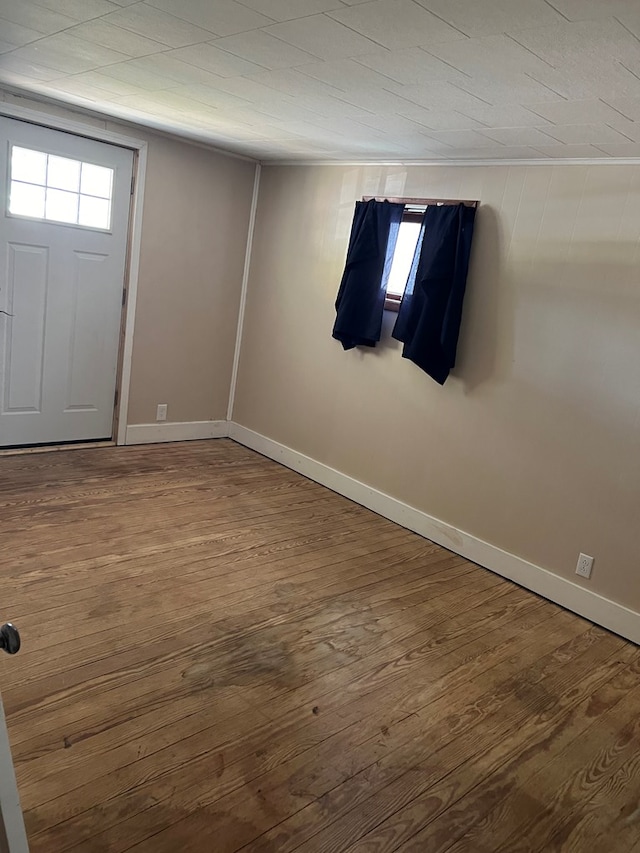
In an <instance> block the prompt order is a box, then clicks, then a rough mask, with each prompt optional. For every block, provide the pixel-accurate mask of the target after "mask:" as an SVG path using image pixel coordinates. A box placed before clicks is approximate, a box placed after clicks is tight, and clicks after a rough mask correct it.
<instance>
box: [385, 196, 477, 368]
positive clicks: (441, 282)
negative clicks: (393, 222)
mask: <svg viewBox="0 0 640 853" xmlns="http://www.w3.org/2000/svg"><path fill="white" fill-rule="evenodd" d="M475 214H476V210H475V207H466V206H465V205H464V204H457V205H441V206H436V205H433V206H429V207H428V208H427V210H426V212H425V215H424V220H423V225H422V231H421V234H420V239H419V240H418V246H417V248H416V255H415V257H414V260H413V265H412V268H411V273H410V275H409V281H408V282H407V287H406V289H405V292H404V296H403V298H402V302H401V304H400V311H399V312H398V319H397V320H396V324H395V326H394V328H393V337H394V338H396V339H397V340H399V341H402V342H403V343H404V347H403V350H402V356H403V358H408V359H410V360H411V361H412V362H413V363H414V364H417V365H418V367H420V368H421V369H422V370H424V371H425V373H428V374H429V376H431V377H432V379H435V381H436V382H439V383H440V385H444V383H445V381H446V379H447V376H448V375H449V371H450V370H451V369H452V368H453V367H454V365H455V363H456V348H457V345H458V333H459V331H460V320H461V318H462V302H463V299H464V291H465V287H466V283H467V270H468V268H469V255H470V253H471V240H472V237H473V223H474V219H475Z"/></svg>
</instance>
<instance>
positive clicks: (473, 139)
mask: <svg viewBox="0 0 640 853" xmlns="http://www.w3.org/2000/svg"><path fill="white" fill-rule="evenodd" d="M428 136H429V138H430V139H435V140H436V141H437V142H443V143H444V144H445V145H451V146H453V147H454V148H497V147H499V143H498V142H496V141H495V140H494V139H487V137H486V136H483V135H482V133H479V132H478V131H476V130H440V131H434V132H432V133H429V134H428Z"/></svg>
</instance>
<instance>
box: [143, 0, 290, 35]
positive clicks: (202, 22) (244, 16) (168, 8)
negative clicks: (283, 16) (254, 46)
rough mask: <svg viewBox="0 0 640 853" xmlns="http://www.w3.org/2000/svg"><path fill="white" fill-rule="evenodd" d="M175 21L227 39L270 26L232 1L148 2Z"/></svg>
mask: <svg viewBox="0 0 640 853" xmlns="http://www.w3.org/2000/svg"><path fill="white" fill-rule="evenodd" d="M147 2H148V4H149V5H150V6H154V7H155V8H156V9H162V10H163V11H164V12H168V13H169V14H171V15H175V16H176V18H181V19H182V20H183V21H188V22H189V23H190V24H195V26H197V27H203V28H204V29H206V30H210V31H211V32H212V33H215V34H216V35H218V36H230V35H233V34H234V33H242V32H245V31H246V30H253V29H256V28H257V27H266V26H267V25H268V24H271V23H273V20H272V19H271V18H267V17H266V16H265V15H261V14H260V13H259V12H254V11H253V9H248V8H247V7H246V6H242V5H241V4H240V3H236V2H234V0H215V2H213V3H212V2H211V0H147Z"/></svg>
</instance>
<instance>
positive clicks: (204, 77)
mask: <svg viewBox="0 0 640 853" xmlns="http://www.w3.org/2000/svg"><path fill="white" fill-rule="evenodd" d="M130 67H132V68H136V69H138V70H140V71H143V72H145V73H149V74H157V75H158V77H164V78H167V79H168V80H173V81H174V82H175V83H179V84H182V85H183V86H188V85H199V86H210V87H212V88H214V87H215V86H217V85H218V83H219V82H220V77H219V76H218V75H216V74H213V73H212V72H211V71H207V70H205V69H204V68H199V67H197V66H195V65H191V64H190V63H188V62H182V61H181V60H180V59H178V58H177V57H176V56H175V55H174V52H169V53H160V54H153V55H152V56H144V57H141V58H140V59H136V60H135V61H134V62H131V63H130Z"/></svg>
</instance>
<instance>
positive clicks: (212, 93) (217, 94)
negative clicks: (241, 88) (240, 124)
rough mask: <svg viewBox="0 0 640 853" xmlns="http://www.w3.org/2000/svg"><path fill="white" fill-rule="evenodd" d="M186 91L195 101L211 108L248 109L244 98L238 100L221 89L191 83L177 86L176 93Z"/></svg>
mask: <svg viewBox="0 0 640 853" xmlns="http://www.w3.org/2000/svg"><path fill="white" fill-rule="evenodd" d="M183 90H184V94H185V95H186V96H188V97H190V98H192V99H193V100H194V101H199V102H200V103H202V104H206V105H207V106H210V107H216V108H217V109H224V110H229V109H232V108H235V107H246V106H247V101H246V100H244V99H243V98H238V97H237V96H236V95H230V94H229V93H228V92H222V91H220V89H219V88H217V87H216V88H214V87H212V86H205V85H202V84H198V83H196V84H194V83H191V84H189V86H184V87H182V86H177V87H176V88H175V90H174V91H176V92H180V91H183Z"/></svg>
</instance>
